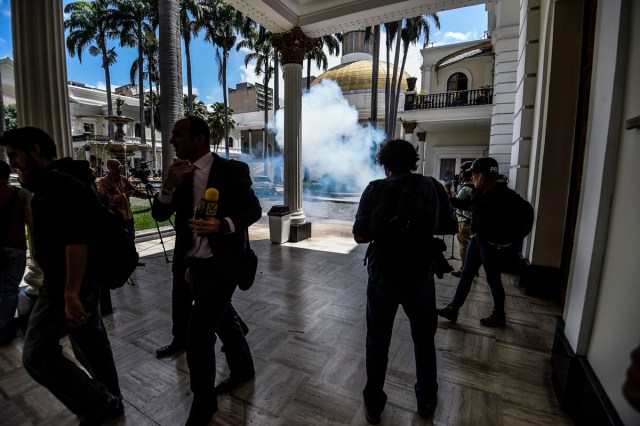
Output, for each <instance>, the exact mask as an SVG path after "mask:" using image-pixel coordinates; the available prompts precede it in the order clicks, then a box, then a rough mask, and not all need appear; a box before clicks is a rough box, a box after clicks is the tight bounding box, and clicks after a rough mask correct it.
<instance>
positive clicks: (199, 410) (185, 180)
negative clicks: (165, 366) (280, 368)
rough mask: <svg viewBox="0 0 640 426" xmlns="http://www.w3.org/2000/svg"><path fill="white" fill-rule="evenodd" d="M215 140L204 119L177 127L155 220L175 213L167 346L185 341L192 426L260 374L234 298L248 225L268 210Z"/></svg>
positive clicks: (203, 421) (244, 168) (245, 175)
mask: <svg viewBox="0 0 640 426" xmlns="http://www.w3.org/2000/svg"><path fill="white" fill-rule="evenodd" d="M209 139H210V132H209V127H208V126H207V123H206V122H205V121H204V120H202V119H200V118H198V117H194V116H190V117H186V118H183V119H181V120H178V121H177V122H176V123H175V125H174V127H173V130H172V137H171V144H172V145H173V146H174V148H175V151H176V156H177V157H178V159H176V161H174V163H173V164H172V165H171V166H170V167H169V169H168V170H167V178H166V180H165V181H164V183H163V185H162V189H161V192H160V193H159V194H158V195H157V196H156V199H155V201H154V203H153V209H152V214H153V217H154V219H156V220H157V221H164V220H167V219H168V218H169V217H170V216H171V215H172V214H173V213H174V212H175V213H176V218H175V227H176V244H175V250H174V266H173V273H174V284H173V285H174V287H173V296H172V302H173V305H174V306H173V309H172V316H173V321H174V324H173V335H174V341H173V343H172V344H171V345H169V347H167V348H168V349H171V347H172V346H174V348H177V349H178V350H179V349H180V346H179V345H180V344H184V345H185V346H186V350H187V364H188V366H189V370H190V380H191V390H192V391H193V402H192V405H191V411H190V413H189V418H188V420H187V425H206V424H208V423H209V422H210V421H211V418H212V416H213V414H214V413H215V412H216V411H217V409H218V407H217V402H216V394H221V393H227V392H230V391H232V390H233V389H235V388H236V387H237V386H239V385H241V384H243V383H244V382H247V381H249V380H251V379H252V378H253V377H254V375H255V371H254V367H253V360H252V358H251V352H250V350H249V345H248V344H247V341H246V339H245V337H244V332H243V330H242V326H241V319H240V317H239V316H238V314H237V313H236V311H235V309H234V308H233V306H232V304H231V297H232V295H233V292H234V290H235V288H236V285H237V279H238V273H239V270H240V259H241V255H242V253H243V251H244V248H245V246H246V240H247V238H248V233H247V228H248V227H249V226H250V225H251V224H253V223H254V222H256V221H257V220H258V219H260V217H261V215H262V208H261V207H260V202H259V200H258V198H257V197H256V196H255V194H254V192H253V189H252V188H251V177H250V174H249V168H248V166H247V165H246V164H245V163H242V162H239V161H235V160H226V159H224V158H221V157H220V156H218V155H217V154H215V153H211V152H210V142H209ZM216 195H217V197H216ZM201 201H202V202H201ZM194 211H195V212H196V214H195V215H194ZM185 283H188V284H187V285H188V287H187V285H185ZM185 287H187V288H185ZM189 290H190V291H189ZM191 301H193V304H192V306H191ZM216 334H217V335H218V336H219V337H220V340H221V341H222V343H223V344H224V346H225V355H226V359H227V363H228V365H229V370H230V377H229V378H228V379H226V380H224V381H223V382H222V383H220V384H219V385H218V386H215V374H216V361H215V340H216ZM185 336H186V337H185ZM180 339H184V340H186V341H184V342H180ZM167 348H160V349H159V350H158V356H163V355H167V354H162V353H160V351H161V350H162V349H167ZM175 352H176V351H175V350H174V351H172V352H171V353H175Z"/></svg>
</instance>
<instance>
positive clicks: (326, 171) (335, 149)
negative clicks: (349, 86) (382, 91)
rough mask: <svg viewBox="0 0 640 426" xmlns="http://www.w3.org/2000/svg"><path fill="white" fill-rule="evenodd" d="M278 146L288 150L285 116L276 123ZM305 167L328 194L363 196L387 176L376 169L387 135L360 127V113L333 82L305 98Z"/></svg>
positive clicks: (279, 117) (303, 154)
mask: <svg viewBox="0 0 640 426" xmlns="http://www.w3.org/2000/svg"><path fill="white" fill-rule="evenodd" d="M275 126H276V129H275V131H276V142H277V143H278V145H279V146H280V148H281V149H283V146H284V143H283V142H284V114H283V112H282V111H279V112H278V113H277V114H276V119H275ZM301 137H302V163H303V165H304V166H305V167H306V168H307V169H308V172H309V177H310V178H311V179H312V180H318V181H319V182H320V183H321V184H326V188H325V189H326V190H328V191H331V192H333V191H336V192H354V193H359V192H361V191H362V190H363V189H364V188H365V187H366V185H367V184H368V183H369V182H370V181H371V180H373V179H376V178H381V177H383V176H384V173H383V170H382V168H381V167H379V166H376V165H375V161H374V158H375V153H376V152H377V147H378V146H379V145H380V143H381V142H382V141H383V140H384V133H383V132H382V131H380V130H378V129H376V130H372V129H371V127H370V126H369V125H366V126H363V125H361V124H360V123H358V112H357V110H356V109H355V108H354V107H352V106H351V105H349V103H348V102H347V100H346V99H345V98H344V97H343V96H342V91H341V90H340V87H339V86H338V85H337V84H336V83H335V82H334V81H332V80H325V81H322V82H321V83H320V84H317V85H315V86H313V87H312V88H311V90H310V91H309V92H308V93H305V94H304V95H303V97H302V129H301Z"/></svg>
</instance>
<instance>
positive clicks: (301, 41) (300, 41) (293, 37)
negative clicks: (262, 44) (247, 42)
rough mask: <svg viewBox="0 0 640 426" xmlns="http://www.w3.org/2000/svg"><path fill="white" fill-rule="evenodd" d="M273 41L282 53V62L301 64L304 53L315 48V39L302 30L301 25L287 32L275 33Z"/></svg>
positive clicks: (272, 37) (274, 45)
mask: <svg viewBox="0 0 640 426" xmlns="http://www.w3.org/2000/svg"><path fill="white" fill-rule="evenodd" d="M271 42H272V43H273V47H275V48H276V49H277V50H278V51H279V52H280V53H281V54H282V64H283V65H284V64H290V63H295V64H300V65H302V61H303V60H304V55H305V54H306V53H307V52H309V51H310V50H311V49H313V44H314V39H312V38H311V37H308V36H307V35H306V34H305V33H303V32H302V30H301V29H300V27H294V28H293V29H291V30H289V31H287V32H285V33H278V34H273V35H272V36H271Z"/></svg>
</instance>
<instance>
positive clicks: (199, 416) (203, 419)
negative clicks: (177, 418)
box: [185, 399, 218, 426]
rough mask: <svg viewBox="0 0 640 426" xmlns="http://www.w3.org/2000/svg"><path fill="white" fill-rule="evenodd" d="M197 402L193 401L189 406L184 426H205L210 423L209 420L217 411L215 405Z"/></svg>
mask: <svg viewBox="0 0 640 426" xmlns="http://www.w3.org/2000/svg"><path fill="white" fill-rule="evenodd" d="M197 401H198V400H197V399H194V400H193V403H192V404H191V410H190V411H189V418H187V423H185V426H206V425H208V424H209V423H211V418H212V417H213V415H214V414H215V413H216V412H217V411H218V407H217V405H213V404H211V403H203V402H197Z"/></svg>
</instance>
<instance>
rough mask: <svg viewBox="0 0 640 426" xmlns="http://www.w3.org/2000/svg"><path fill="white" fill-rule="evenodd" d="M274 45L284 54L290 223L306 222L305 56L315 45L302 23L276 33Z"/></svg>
mask: <svg viewBox="0 0 640 426" xmlns="http://www.w3.org/2000/svg"><path fill="white" fill-rule="evenodd" d="M272 41H273V45H274V47H275V48H276V49H278V51H279V52H280V53H281V54H282V69H283V72H284V100H285V105H286V107H285V109H284V203H285V205H288V206H289V209H290V210H291V224H292V225H300V224H303V223H305V222H306V216H305V214H304V211H303V210H302V141H301V137H300V135H301V132H300V127H301V121H302V60H303V59H304V55H305V53H306V52H308V51H310V50H311V49H312V48H313V46H314V40H313V39H311V38H309V37H307V36H306V35H305V34H304V33H303V32H302V30H301V29H300V28H299V27H295V28H293V29H292V30H290V31H287V32H286V33H280V34H273V36H272Z"/></svg>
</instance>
